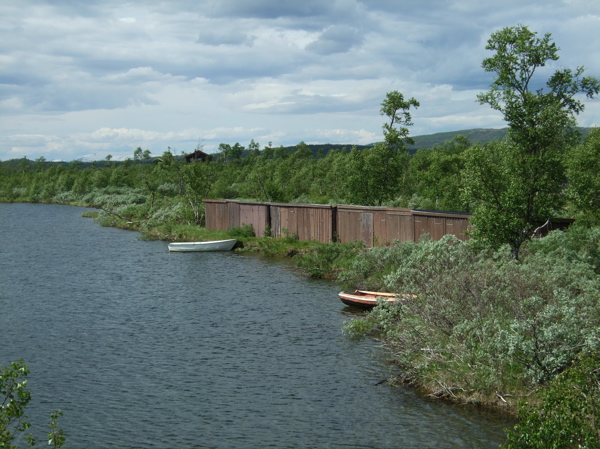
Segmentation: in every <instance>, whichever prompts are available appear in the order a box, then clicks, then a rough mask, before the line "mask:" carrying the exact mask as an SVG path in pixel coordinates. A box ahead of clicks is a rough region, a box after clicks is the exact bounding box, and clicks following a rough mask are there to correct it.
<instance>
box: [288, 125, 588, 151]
mask: <svg viewBox="0 0 600 449" xmlns="http://www.w3.org/2000/svg"><path fill="white" fill-rule="evenodd" d="M577 129H578V130H579V132H580V133H581V134H582V137H583V138H585V137H586V136H587V135H588V134H589V132H590V130H591V129H592V128H582V127H578V128H577ZM507 131H508V128H502V129H491V128H476V129H463V130H460V131H449V132H443V133H435V134H427V135H422V136H411V137H412V138H413V140H414V141H415V144H414V145H408V147H407V148H408V151H409V153H411V154H414V153H416V152H417V150H428V149H430V148H433V147H435V146H440V145H443V144H444V143H446V142H448V141H449V140H452V139H454V138H455V137H456V136H465V137H466V138H467V139H469V142H470V143H471V144H475V143H487V142H493V141H494V140H501V139H503V138H504V136H506V132H507ZM373 145H375V144H374V143H372V144H369V145H352V144H311V145H308V147H309V148H310V149H311V150H312V152H313V153H314V154H315V155H316V154H317V153H318V152H319V151H320V152H321V153H322V154H327V152H328V151H330V150H335V149H337V150H345V151H350V150H351V149H352V148H354V147H356V148H357V149H359V150H362V149H365V148H370V147H372V146H373ZM285 149H286V150H287V151H292V150H295V149H296V146H290V147H286V148H285Z"/></svg>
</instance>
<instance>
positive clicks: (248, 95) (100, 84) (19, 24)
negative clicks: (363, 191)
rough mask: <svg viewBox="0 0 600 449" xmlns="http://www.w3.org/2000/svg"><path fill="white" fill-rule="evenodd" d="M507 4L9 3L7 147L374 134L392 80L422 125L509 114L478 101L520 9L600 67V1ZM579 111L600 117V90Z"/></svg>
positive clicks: (458, 0) (366, 137)
mask: <svg viewBox="0 0 600 449" xmlns="http://www.w3.org/2000/svg"><path fill="white" fill-rule="evenodd" d="M507 2H508V3H507ZM507 2H503V3H502V6H501V7H498V8H490V4H489V2H488V3H486V2H480V1H476V0H454V1H452V2H448V1H446V0H427V1H424V2H398V1H397V0H368V1H367V0H332V1H329V2H324V1H322V0H304V1H302V2H291V1H289V2H288V1H280V0H255V1H252V2H249V1H247V0H195V1H192V0H173V1H172V2H138V3H136V2H133V3H123V2H120V1H117V0H99V1H95V2H73V1H62V2H48V1H46V0H29V1H27V2H17V3H15V2H2V3H1V4H0V14H1V15H2V17H3V18H4V20H3V21H2V22H1V23H0V160H5V159H11V158H14V157H22V156H23V155H25V156H27V157H29V158H32V159H35V158H37V157H40V156H44V157H45V158H46V159H48V160H52V159H64V160H70V159H75V158H77V157H79V156H81V155H84V154H97V155H100V158H104V157H105V156H106V155H107V154H112V155H113V156H115V157H116V156H117V155H124V156H131V155H132V154H133V151H134V150H135V148H137V147H138V146H141V147H143V148H144V149H149V150H151V151H152V153H153V154H161V153H162V152H163V151H165V150H166V149H167V148H168V147H170V148H172V149H175V150H176V151H187V150H189V149H193V148H194V147H195V146H196V145H197V143H198V141H199V140H201V141H202V142H203V144H204V145H205V147H206V148H207V149H208V150H209V151H210V150H211V149H212V148H216V147H218V144H219V143H220V142H229V143H234V142H236V141H238V142H240V143H242V144H243V145H247V143H248V142H249V141H250V140H251V139H254V140H255V141H258V142H259V143H261V144H262V145H263V146H264V145H266V144H267V143H268V142H269V141H270V142H272V143H273V145H290V144H295V143H298V142H300V141H305V142H309V143H318V142H321V143H345V144H350V145H351V144H361V143H371V142H373V141H376V140H379V139H380V138H381V124H382V123H383V118H382V117H381V116H380V115H379V109H380V103H381V101H382V100H383V98H384V97H385V94H386V92H389V91H391V90H399V91H401V92H403V93H404V95H405V96H406V97H413V96H414V97H415V98H417V99H418V100H419V101H420V102H421V107H420V108H419V109H418V110H416V111H414V113H413V121H414V123H415V124H414V126H413V127H412V129H411V134H413V135H418V134H427V133H433V132H439V131H448V130H458V129H467V128H474V127H500V126H503V125H504V123H503V121H502V119H501V117H500V116H499V115H498V114H497V113H495V112H494V111H492V110H491V109H490V108H489V107H486V106H481V105H479V104H478V103H477V102H476V101H475V100H476V95H477V93H478V92H480V91H482V90H485V89H486V88H487V86H488V85H489V83H490V81H491V75H489V74H486V73H484V72H483V70H482V69H481V61H482V59H483V58H485V57H486V56H488V55H487V51H486V50H485V43H486V41H487V39H488V37H489V35H490V34H491V33H492V32H493V31H495V30H497V29H500V28H502V27H505V26H511V25H516V24H518V23H523V24H526V25H528V26H529V27H530V29H532V30H535V31H539V32H540V33H541V34H543V33H546V32H551V33H552V34H553V37H554V39H555V41H556V43H557V44H558V46H559V47H560V48H561V52H560V55H561V59H560V60H559V66H560V67H569V68H575V67H576V66H577V65H584V66H586V68H587V69H588V71H587V73H588V74H590V75H594V76H600V50H599V48H600V34H598V33H597V32H596V30H597V29H598V26H599V25H600V3H599V2H597V1H594V0H557V1H556V2H550V3H548V2H543V1H541V0H533V1H531V2H522V1H517V0H507ZM580 123H581V124H582V125H585V126H591V125H597V124H598V123H600V105H599V104H598V102H597V101H592V102H587V107H586V111H585V112H584V113H583V114H581V116H580Z"/></svg>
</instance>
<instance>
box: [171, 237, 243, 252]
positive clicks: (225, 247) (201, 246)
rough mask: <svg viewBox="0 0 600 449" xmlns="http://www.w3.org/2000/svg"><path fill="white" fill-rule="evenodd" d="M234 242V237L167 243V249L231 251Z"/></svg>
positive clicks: (235, 241)
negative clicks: (209, 240) (207, 240)
mask: <svg viewBox="0 0 600 449" xmlns="http://www.w3.org/2000/svg"><path fill="white" fill-rule="evenodd" d="M236 243H237V240H236V239H229V240H214V241H211V242H182V243H169V251H231V249H232V248H233V247H234V246H235V244H236Z"/></svg>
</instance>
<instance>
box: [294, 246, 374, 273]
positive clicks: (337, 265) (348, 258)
mask: <svg viewBox="0 0 600 449" xmlns="http://www.w3.org/2000/svg"><path fill="white" fill-rule="evenodd" d="M361 248H363V244H362V243H361V242H351V243H317V244H315V245H314V247H313V248H312V249H311V250H310V251H308V252H305V253H303V254H300V255H299V256H298V259H297V262H296V263H297V265H298V266H299V267H300V268H302V269H304V271H305V272H306V273H308V275H309V276H310V277H312V278H327V279H333V278H335V277H336V276H337V275H338V273H339V272H340V271H341V270H342V269H344V268H345V267H347V266H348V265H350V264H351V263H352V261H353V260H354V259H355V258H356V257H357V254H359V250H360V249H361Z"/></svg>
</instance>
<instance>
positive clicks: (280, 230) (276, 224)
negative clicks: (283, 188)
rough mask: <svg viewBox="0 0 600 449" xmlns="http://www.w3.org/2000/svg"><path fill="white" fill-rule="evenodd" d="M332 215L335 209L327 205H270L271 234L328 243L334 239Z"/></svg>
mask: <svg viewBox="0 0 600 449" xmlns="http://www.w3.org/2000/svg"><path fill="white" fill-rule="evenodd" d="M334 214H335V207H333V206H327V205H320V204H271V234H272V235H273V237H287V236H293V235H296V236H298V239H299V240H307V241H310V240H315V241H317V242H321V243H330V242H333V238H334V234H333V222H334Z"/></svg>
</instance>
